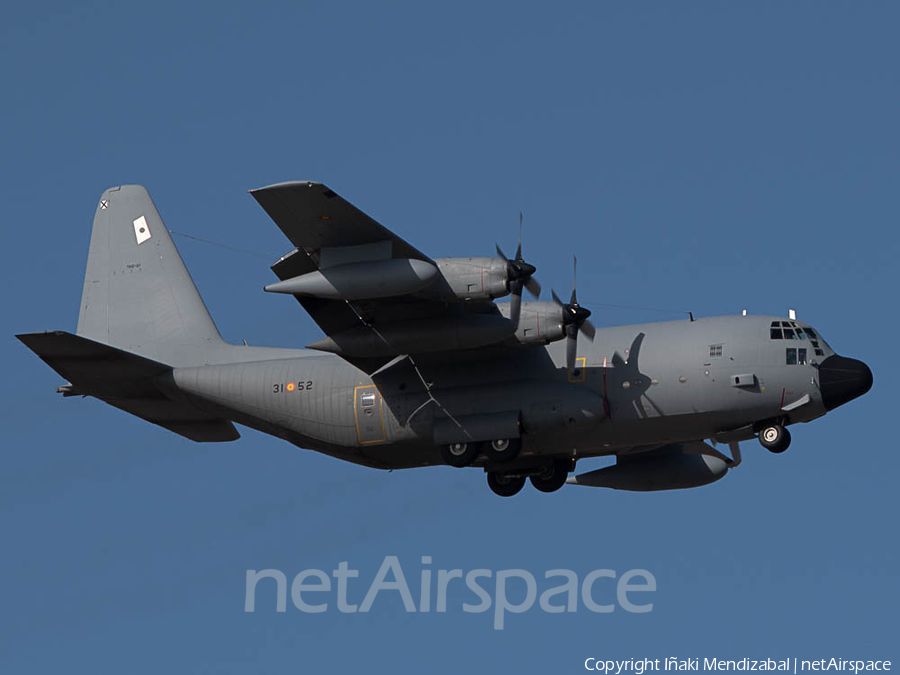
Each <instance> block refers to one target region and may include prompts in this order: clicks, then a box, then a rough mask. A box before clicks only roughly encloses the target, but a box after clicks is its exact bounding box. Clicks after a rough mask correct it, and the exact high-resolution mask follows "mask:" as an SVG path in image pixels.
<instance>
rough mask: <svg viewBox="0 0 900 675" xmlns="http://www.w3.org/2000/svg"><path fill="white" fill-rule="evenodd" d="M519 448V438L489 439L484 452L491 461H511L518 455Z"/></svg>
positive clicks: (520, 442) (520, 440)
mask: <svg viewBox="0 0 900 675" xmlns="http://www.w3.org/2000/svg"><path fill="white" fill-rule="evenodd" d="M521 449H522V439H521V438H501V439H499V440H496V441H491V442H490V444H489V445H488V446H487V449H486V453H487V456H488V459H489V460H490V461H491V462H511V461H512V460H514V459H515V458H516V457H518V456H519V450H521Z"/></svg>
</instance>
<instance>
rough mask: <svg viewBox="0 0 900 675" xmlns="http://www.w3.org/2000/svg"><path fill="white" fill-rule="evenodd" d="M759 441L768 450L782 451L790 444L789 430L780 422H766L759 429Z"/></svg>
mask: <svg viewBox="0 0 900 675" xmlns="http://www.w3.org/2000/svg"><path fill="white" fill-rule="evenodd" d="M759 443H760V445H762V446H763V447H764V448H765V449H766V450H768V451H769V452H774V453H776V454H778V453H781V452H784V451H785V450H787V449H788V446H789V445H790V444H791V432H790V431H788V430H787V429H785V428H784V426H782V425H781V424H780V423H772V424H767V425H766V426H764V427H763V428H762V429H760V430H759Z"/></svg>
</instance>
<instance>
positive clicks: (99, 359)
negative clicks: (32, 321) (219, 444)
mask: <svg viewBox="0 0 900 675" xmlns="http://www.w3.org/2000/svg"><path fill="white" fill-rule="evenodd" d="M16 337H17V338H19V340H21V341H22V342H23V343H24V344H25V346H26V347H28V348H29V349H30V350H31V351H33V352H34V353H35V354H37V355H38V356H39V357H40V358H41V360H42V361H44V362H45V363H46V364H47V365H48V366H50V367H51V368H53V370H55V371H56V372H57V373H59V374H60V375H62V376H63V377H64V378H66V379H67V380H68V381H69V382H70V383H71V386H68V387H63V388H61V391H62V393H63V394H65V395H84V396H94V397H96V398H99V399H100V400H102V401H105V402H106V403H108V404H110V405H111V406H114V407H116V408H119V409H121V410H124V411H126V412H129V413H131V414H132V415H135V416H137V417H140V418H141V419H143V420H146V421H148V422H152V423H153V424H157V425H159V426H161V427H164V428H166V429H168V430H170V431H173V432H175V433H176V434H179V435H181V436H184V437H186V438H189V439H191V440H193V441H198V442H215V441H233V440H236V439H238V438H240V434H239V433H238V431H237V429H235V428H234V425H233V424H232V423H231V422H230V421H228V420H224V419H221V418H218V417H215V416H213V415H211V414H209V413H207V412H205V411H203V410H200V409H199V408H197V407H196V406H195V405H193V404H192V403H190V402H189V401H186V400H173V399H172V398H170V397H169V396H167V395H166V394H165V393H164V392H163V391H162V390H161V389H160V388H159V387H158V386H157V381H158V379H159V378H160V377H162V376H165V375H167V374H168V373H169V372H171V370H172V368H171V367H170V366H168V365H166V364H164V363H159V362H158V361H153V360H151V359H147V358H144V357H142V356H138V355H137V354H132V353H130V352H126V351H123V350H121V349H117V348H115V347H110V346H108V345H104V344H100V343H99V342H95V341H94V340H89V339H88V338H83V337H80V336H78V335H73V334H71V333H67V332H65V331H50V332H45V333H28V334H25V335H17V336H16Z"/></svg>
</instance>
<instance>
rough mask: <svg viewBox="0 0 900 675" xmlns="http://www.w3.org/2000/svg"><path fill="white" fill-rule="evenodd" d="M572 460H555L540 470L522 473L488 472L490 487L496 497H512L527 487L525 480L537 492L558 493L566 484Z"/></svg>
mask: <svg viewBox="0 0 900 675" xmlns="http://www.w3.org/2000/svg"><path fill="white" fill-rule="evenodd" d="M571 466H572V460H566V459H555V460H553V461H552V462H548V463H547V464H545V465H543V466H542V467H540V468H538V469H531V470H526V471H523V472H522V473H518V472H516V473H513V472H509V473H506V472H503V471H488V475H487V482H488V487H489V488H491V490H492V491H493V492H494V494H496V495H500V496H501V497H512V496H513V495H516V494H518V493H519V492H520V491H521V490H522V488H523V487H525V478H526V477H527V478H529V479H530V480H531V484H532V485H533V486H534V488H535V489H536V490H540V491H541V492H556V491H557V490H559V489H560V488H561V487H562V486H563V485H565V484H566V478H567V477H568V475H569V469H570V468H571Z"/></svg>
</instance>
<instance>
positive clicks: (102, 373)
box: [18, 181, 872, 496]
mask: <svg viewBox="0 0 900 675" xmlns="http://www.w3.org/2000/svg"><path fill="white" fill-rule="evenodd" d="M251 194H252V195H253V197H254V198H255V199H256V200H257V201H258V202H259V204H260V205H261V206H262V207H263V209H265V211H266V213H268V214H269V216H270V217H271V218H272V220H274V221H275V224H276V225H278V227H279V228H281V230H282V231H283V232H284V234H285V235H286V236H287V238H288V239H289V240H290V241H291V243H292V244H293V246H294V247H295V248H294V250H292V251H291V252H290V253H288V254H287V255H285V256H284V257H282V258H281V259H280V260H278V261H277V262H276V263H275V264H274V265H273V266H272V270H273V271H274V272H275V275H276V276H277V277H278V279H279V280H280V281H278V282H275V283H272V284H270V285H268V286H266V288H265V290H266V291H269V292H273V293H283V294H286V295H293V296H294V298H296V300H297V301H298V302H299V303H300V304H301V305H302V306H303V308H304V309H305V310H306V311H307V312H308V313H309V315H310V316H311V317H312V318H313V320H314V321H315V322H316V323H317V324H318V325H319V327H320V328H321V329H322V331H323V332H324V333H325V337H323V338H321V339H320V340H317V341H315V342H313V343H312V344H310V345H308V348H307V349H274V348H264V347H251V346H247V345H232V344H229V343H227V342H225V341H224V340H223V339H222V338H221V336H220V335H219V332H218V330H217V329H216V326H215V324H214V323H213V321H212V319H211V318H210V315H209V313H208V311H207V309H206V307H205V305H204V304H203V300H201V298H200V295H199V294H198V292H197V289H196V288H195V286H194V284H193V282H192V281H191V277H190V275H189V274H188V271H187V269H186V268H185V266H184V263H183V262H182V260H181V256H179V254H178V251H177V250H176V248H175V245H174V244H173V243H172V239H171V238H170V236H169V232H168V231H167V230H166V227H165V225H164V224H163V221H162V220H161V218H160V216H159V213H158V212H157V210H156V207H155V206H154V204H153V202H152V201H151V199H150V195H149V194H148V193H147V191H146V190H145V189H144V188H143V187H140V186H138V185H123V186H120V187H114V188H110V189H109V190H107V191H106V192H104V193H103V195H102V196H101V198H100V202H99V203H98V204H97V211H96V214H95V216H94V226H93V233H92V235H91V246H90V253H89V256H88V263H87V272H86V274H85V279H84V291H83V295H82V298H81V311H80V315H79V318H78V329H77V331H76V333H75V334H72V333H68V332H64V331H51V332H44V333H29V334H26V335H19V336H18V338H19V339H20V340H21V341H22V342H24V343H25V345H26V346H28V348H29V349H31V350H32V351H34V352H35V353H36V354H37V355H38V356H39V357H40V358H41V359H43V360H44V361H45V362H46V363H47V364H48V365H49V366H50V367H51V368H53V369H54V370H55V371H56V372H58V373H59V374H60V375H62V376H63V377H64V378H66V380H68V383H67V384H65V385H63V386H61V387H59V389H58V391H59V392H60V393H62V394H63V396H76V395H78V396H94V397H96V398H99V399H100V400H102V401H105V402H106V403H109V404H110V405H112V406H115V407H116V408H120V409H121V410H124V411H126V412H129V413H131V414H132V415H136V416H137V417H140V418H141V419H144V420H146V421H148V422H153V423H154V424H158V425H159V426H162V427H164V428H166V429H169V430H170V431H173V432H175V433H176V434H180V435H181V436H185V437H186V438H189V439H191V440H194V441H200V442H212V441H233V440H236V439H237V438H239V434H238V432H237V430H236V429H235V427H234V423H238V424H243V425H245V426H248V427H251V428H253V429H258V430H259V431H262V432H265V433H267V434H271V435H273V436H278V437H279V438H283V439H284V440H286V441H288V442H290V443H293V444H294V445H297V446H299V447H301V448H308V449H312V450H317V451H319V452H323V453H325V454H328V455H332V456H334V457H337V458H339V459H343V460H346V461H348V462H354V463H357V464H363V465H366V466H370V467H375V468H378V469H408V468H413V467H420V466H433V465H442V464H445V465H446V464H449V465H450V466H453V467H460V468H462V467H479V468H481V469H483V470H484V471H485V473H486V474H487V482H488V485H489V486H490V488H491V490H493V491H494V492H495V493H497V494H498V495H502V496H511V495H514V494H516V493H517V492H519V490H521V489H522V487H523V485H524V484H525V481H526V479H530V481H531V483H532V485H533V486H534V487H535V488H537V489H538V490H540V491H542V492H552V491H554V490H557V489H559V488H561V487H562V486H563V485H564V484H566V483H567V482H568V483H570V484H574V485H588V486H594V487H607V488H614V489H619V490H637V491H650V490H671V489H680V488H689V487H696V486H700V485H706V484H707V483H711V482H713V481H715V480H718V479H719V478H722V477H723V476H724V475H725V474H726V473H727V471H728V469H729V468H733V467H735V466H737V465H738V464H739V463H740V461H741V456H740V449H739V445H738V444H739V443H740V442H741V441H746V440H750V439H752V438H758V439H759V442H760V443H761V444H762V445H763V447H765V448H767V449H768V450H771V451H772V452H775V453H779V452H783V451H784V450H786V449H787V447H788V445H789V444H790V441H791V436H790V432H789V431H788V426H789V425H792V424H797V423H798V422H809V421H812V420H814V419H816V418H818V417H821V416H822V415H824V414H825V413H826V412H828V411H830V410H833V409H834V408H836V407H837V406H839V405H842V404H844V403H846V402H848V401H850V400H851V399H854V398H856V397H858V396H861V395H862V394H864V393H865V392H867V391H868V390H869V388H870V387H871V386H872V373H871V371H870V370H869V368H868V367H867V366H866V365H865V364H864V363H862V362H861V361H857V360H854V359H850V358H846V357H843V356H838V355H837V354H835V353H834V351H833V350H832V349H831V347H829V346H828V344H827V343H826V342H825V340H824V339H823V338H822V336H821V335H819V334H818V333H817V332H816V331H815V330H813V328H811V327H810V326H809V325H807V324H805V323H802V322H798V321H796V320H795V318H794V316H793V313H791V317H790V318H788V319H785V318H783V317H774V316H746V315H744V316H727V317H715V318H707V319H697V320H694V319H693V317H690V318H685V319H684V320H683V321H669V322H664V323H649V324H641V325H636V326H621V327H616V328H603V329H595V328H594V326H593V325H592V324H591V323H590V321H589V320H588V317H589V316H590V311H589V310H588V309H586V308H584V307H582V306H580V305H579V304H578V301H577V298H576V293H575V289H574V288H573V289H572V295H571V297H570V299H569V301H568V302H563V301H561V300H560V299H559V298H558V297H557V296H556V294H555V293H553V294H552V295H553V302H523V301H522V291H523V289H528V291H529V292H530V293H531V294H532V295H534V296H539V294H540V290H541V289H540V285H539V284H538V282H537V280H536V279H535V278H534V276H533V275H534V272H535V268H534V266H533V265H531V264H529V263H527V262H525V260H524V259H523V258H522V247H521V221H520V230H519V248H518V250H517V251H516V254H515V257H513V258H511V259H510V258H507V257H506V256H505V255H504V254H503V252H502V251H501V250H500V248H499V247H498V248H497V253H498V256H497V257H482V258H430V257H428V256H427V255H425V254H424V253H422V252H421V251H419V250H417V249H415V248H413V246H411V245H410V244H408V243H407V242H405V241H404V240H403V239H401V238H400V237H398V236H397V235H395V234H394V233H393V232H391V231H390V230H388V229H386V228H384V227H383V226H382V225H380V224H379V223H377V222H376V221H375V220H373V219H372V218H370V217H369V216H367V215H366V214H364V213H363V212H362V211H359V210H358V209H357V208H355V207H354V206H353V205H351V204H350V203H348V202H347V201H345V200H344V199H342V198H341V197H340V196H338V195H337V194H336V193H335V192H334V191H332V190H330V189H328V188H327V187H326V186H324V185H322V184H321V183H315V182H307V181H302V182H294V183H281V184H278V185H271V186H269V187H265V188H260V189H258V190H252V191H251ZM506 295H509V296H510V302H509V303H502V304H496V303H495V302H494V301H495V300H496V299H497V298H500V297H503V296H506ZM579 335H580V336H581V339H579ZM718 444H723V445H726V446H728V447H729V451H730V453H729V454H730V456H729V455H726V454H723V453H722V452H720V451H719V450H718V449H717V445H718ZM602 456H615V460H616V461H615V464H613V465H610V466H606V467H604V468H600V469H596V470H594V471H589V472H587V473H581V474H579V475H571V476H570V473H572V472H574V470H575V465H576V462H579V461H581V460H587V459H590V458H592V457H602Z"/></svg>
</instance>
